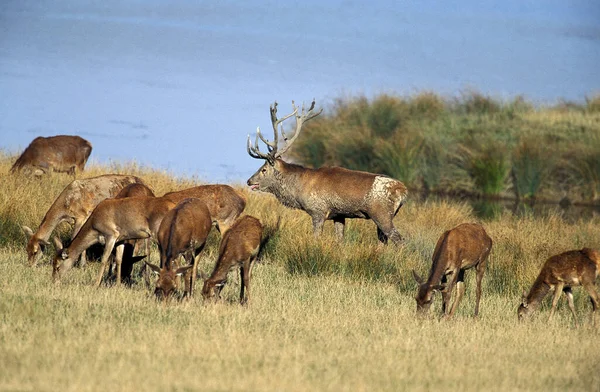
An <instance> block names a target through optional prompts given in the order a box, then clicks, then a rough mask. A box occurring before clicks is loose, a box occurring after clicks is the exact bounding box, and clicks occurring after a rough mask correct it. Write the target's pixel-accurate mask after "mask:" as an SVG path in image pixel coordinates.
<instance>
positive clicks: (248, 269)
mask: <svg viewBox="0 0 600 392" xmlns="http://www.w3.org/2000/svg"><path fill="white" fill-rule="evenodd" d="M253 265H254V257H253V256H251V257H249V258H248V259H247V260H245V261H244V263H243V264H242V266H241V268H240V278H241V279H240V280H241V282H242V284H241V289H240V303H241V304H242V305H247V304H248V301H249V300H250V275H251V274H252V266H253ZM244 289H245V290H244Z"/></svg>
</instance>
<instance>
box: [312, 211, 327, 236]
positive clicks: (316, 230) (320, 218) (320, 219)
mask: <svg viewBox="0 0 600 392" xmlns="http://www.w3.org/2000/svg"><path fill="white" fill-rule="evenodd" d="M311 217H312V224H313V234H314V235H315V237H318V236H320V235H321V234H322V233H323V223H325V216H324V215H321V214H318V215H311Z"/></svg>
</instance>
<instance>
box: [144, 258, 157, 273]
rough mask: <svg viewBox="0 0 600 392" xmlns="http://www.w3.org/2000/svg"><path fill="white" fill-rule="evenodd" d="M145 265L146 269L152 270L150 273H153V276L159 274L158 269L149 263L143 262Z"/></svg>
mask: <svg viewBox="0 0 600 392" xmlns="http://www.w3.org/2000/svg"><path fill="white" fill-rule="evenodd" d="M145 263H146V265H147V266H148V267H150V269H151V270H152V272H154V273H155V274H160V267H159V266H157V265H154V264H151V263H148V262H147V261H146V262H145Z"/></svg>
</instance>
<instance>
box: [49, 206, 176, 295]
mask: <svg viewBox="0 0 600 392" xmlns="http://www.w3.org/2000/svg"><path fill="white" fill-rule="evenodd" d="M173 207H175V203H173V202H172V201H170V200H167V199H164V198H161V197H156V198H155V197H129V198H125V199H107V200H104V201H102V202H100V204H98V206H97V207H96V208H95V209H94V211H93V212H92V214H91V215H90V217H89V218H88V220H87V221H85V223H84V225H83V227H82V228H81V230H79V233H77V235H76V236H75V238H74V239H73V241H72V242H71V244H70V245H69V247H67V248H65V249H62V246H60V247H58V248H59V249H58V252H57V255H56V257H55V259H54V264H53V265H54V268H53V272H52V276H53V278H54V280H55V281H57V280H59V279H60V278H62V277H63V276H64V274H65V273H66V272H67V271H68V270H69V269H70V268H71V267H72V266H73V263H74V261H75V260H77V258H78V257H79V255H80V254H81V253H82V252H84V251H85V250H86V249H87V248H88V247H90V246H91V245H93V244H95V243H98V242H101V243H102V242H103V243H104V252H103V253H102V259H101V260H102V264H101V266H100V272H99V274H98V279H97V280H96V286H100V284H101V283H102V279H103V277H104V270H105V269H106V266H107V263H108V258H109V256H110V254H111V252H112V250H113V248H114V247H115V244H117V243H118V242H119V241H123V240H129V239H144V238H150V237H155V236H156V233H157V231H158V228H159V225H160V222H161V221H162V219H163V217H164V216H165V214H166V213H167V212H168V211H169V210H170V209H172V208H173ZM116 261H117V271H116V275H117V285H120V283H121V264H120V263H119V261H118V260H116Z"/></svg>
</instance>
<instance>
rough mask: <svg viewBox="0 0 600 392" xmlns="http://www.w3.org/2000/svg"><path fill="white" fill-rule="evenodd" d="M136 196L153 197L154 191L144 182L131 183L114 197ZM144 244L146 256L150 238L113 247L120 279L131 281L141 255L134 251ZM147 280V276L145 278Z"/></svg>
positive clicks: (129, 241)
mask: <svg viewBox="0 0 600 392" xmlns="http://www.w3.org/2000/svg"><path fill="white" fill-rule="evenodd" d="M138 196H148V197H155V196H154V192H153V191H152V189H150V188H149V187H148V186H146V185H145V184H141V183H133V184H129V185H127V186H125V187H124V188H123V189H121V191H120V192H119V194H117V196H115V199H123V198H126V197H138ZM142 245H144V248H145V250H146V255H145V256H144V257H146V256H150V239H149V238H146V239H143V240H125V241H123V244H120V245H117V246H116V247H115V252H116V257H117V258H120V259H121V261H120V262H121V279H122V280H124V281H126V282H128V283H131V282H132V278H131V272H132V271H133V265H134V264H135V263H136V262H138V261H139V260H141V259H142V258H143V257H139V256H138V257H134V255H135V254H136V253H139V249H140V248H141V246H142ZM115 262H116V264H117V265H118V264H119V260H116V259H115ZM144 267H145V265H144V266H143V267H142V268H141V273H142V274H144V272H145V271H146V269H145V268H144ZM146 281H147V282H148V278H147V279H146Z"/></svg>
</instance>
